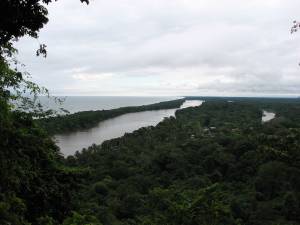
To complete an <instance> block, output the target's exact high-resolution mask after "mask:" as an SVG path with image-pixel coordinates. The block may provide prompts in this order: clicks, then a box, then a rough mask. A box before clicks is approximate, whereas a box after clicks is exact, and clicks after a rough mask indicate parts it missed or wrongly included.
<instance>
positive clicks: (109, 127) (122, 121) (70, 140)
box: [55, 100, 202, 155]
mask: <svg viewBox="0 0 300 225" xmlns="http://www.w3.org/2000/svg"><path fill="white" fill-rule="evenodd" d="M201 104H202V101H194V100H193V101H192V100H191V101H186V102H185V103H184V104H183V105H182V106H181V108H187V107H193V106H199V105H201ZM176 110H177V109H167V110H156V111H145V112H137V113H128V114H124V115H122V116H118V117H115V118H112V119H108V120H105V121H103V122H100V123H99V124H98V126H96V127H94V128H91V129H87V130H82V131H78V132H72V133H68V134H62V135H56V136H55V139H56V141H57V145H58V146H59V147H60V149H61V151H62V153H63V154H64V155H72V154H74V153H75V152H76V151H77V150H81V149H82V148H87V147H88V146H91V145H92V144H101V143H102V142H103V141H105V140H109V139H112V138H117V137H121V136H123V135H124V134H125V133H130V132H133V131H134V130H137V129H139V128H141V127H147V126H155V125H157V124H158V123H159V122H161V121H162V120H163V119H164V118H165V117H170V116H174V115H175V111H176Z"/></svg>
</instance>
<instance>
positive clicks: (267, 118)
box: [261, 110, 275, 123]
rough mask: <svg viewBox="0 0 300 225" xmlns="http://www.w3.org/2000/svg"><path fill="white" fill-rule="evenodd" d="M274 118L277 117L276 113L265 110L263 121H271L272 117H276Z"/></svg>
mask: <svg viewBox="0 0 300 225" xmlns="http://www.w3.org/2000/svg"><path fill="white" fill-rule="evenodd" d="M274 118H275V113H272V112H268V111H265V110H264V111H263V116H262V118H261V120H262V122H263V123H265V122H268V121H270V120H271V119H274Z"/></svg>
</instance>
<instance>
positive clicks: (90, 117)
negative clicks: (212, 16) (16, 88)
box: [38, 99, 185, 134]
mask: <svg viewBox="0 0 300 225" xmlns="http://www.w3.org/2000/svg"><path fill="white" fill-rule="evenodd" d="M184 101H185V100H184V99H179V100H173V101H166V102H160V103H155V104H150V105H143V106H132V107H122V108H118V109H112V110H97V111H82V112H77V113H74V114H67V115H58V116H56V117H48V118H42V119H40V120H39V121H38V122H39V125H40V126H41V127H43V128H44V129H45V130H47V131H48V133H49V134H58V133H63V132H70V131H76V130H80V129H87V128H91V127H94V126H95V125H97V124H98V123H99V122H101V121H103V120H107V119H111V118H114V117H117V116H120V115H123V114H126V113H133V112H143V111H149V110H160V109H175V108H179V107H180V106H181V105H182V104H183V102H184Z"/></svg>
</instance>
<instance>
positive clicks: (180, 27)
mask: <svg viewBox="0 0 300 225" xmlns="http://www.w3.org/2000/svg"><path fill="white" fill-rule="evenodd" d="M299 7H300V2H299V1H296V0H284V1H283V0H266V1H258V0H253V1H247V2H245V1H240V0H226V1H222V2H220V1H217V0H210V1H208V0H187V1H183V0H174V1H167V0H162V1H161V0H160V1H158V0H154V1H153V0H152V1H150V0H124V1H116V0H112V1H109V2H108V1H104V0H94V1H92V2H91V4H90V5H89V6H87V7H86V6H82V5H81V4H79V3H75V2H74V1H73V0H65V1H59V2H57V3H55V4H52V5H51V7H50V9H49V12H50V23H49V24H48V25H47V26H46V28H45V29H44V30H43V31H42V32H41V35H40V41H41V42H45V43H46V44H47V45H48V51H49V56H48V58H47V59H40V58H36V57H35V56H34V50H33V49H35V48H36V46H37V45H38V43H37V42H36V41H32V40H29V39H23V40H21V42H20V43H18V44H17V47H18V48H19V49H20V56H19V58H20V60H21V61H22V62H24V63H25V64H26V65H27V67H28V70H29V71H31V73H32V75H33V78H34V80H36V81H37V82H38V83H40V84H42V85H45V86H47V87H49V88H50V90H52V91H53V92H54V93H59V94H65V95H68V94H76V93H78V94H80V93H91V94H95V95H97V94H99V95H100V94H108V95H111V94H114V93H116V90H123V92H124V93H123V94H124V95H125V94H127V93H132V94H145V93H151V94H154V95H160V94H168V93H169V94H172V95H182V94H189V93H190V94H205V92H207V93H211V94H214V93H217V92H222V93H224V92H225V93H226V92H227V93H234V94H235V95H239V94H243V93H247V94H249V95H251V93H253V94H256V93H258V92H259V93H262V94H263V93H268V94H272V93H273V94H277V93H283V94H289V93H290V94H297V93H298V91H299V90H300V89H299V87H300V86H299V85H298V83H300V77H298V76H297V75H298V74H299V73H300V68H297V62H298V61H299V60H300V35H294V36H291V35H290V34H289V28H290V25H291V22H292V20H294V19H297V16H298V10H297V9H298V8H299ZM80 68H81V70H82V71H80V70H79V71H78V69H80ZM103 74H106V75H104V76H103ZM107 74H109V75H107ZM84 76H86V78H84ZM103 77H105V79H104V78H103ZM78 80H81V81H83V80H84V83H81V85H79V81H78ZM96 81H97V82H98V83H97V82H96ZM129 83H130V84H129ZM149 83H151V85H148V84H149ZM166 83H169V84H171V85H166ZM97 85H98V86H99V87H101V86H103V85H105V88H104V89H101V88H97ZM97 89H98V90H100V89H101V91H98V92H97ZM70 90H72V91H70ZM176 91H177V93H176ZM121 92H122V91H121ZM299 92H300V91H299ZM118 94H120V92H118ZM121 94H122V93H121Z"/></svg>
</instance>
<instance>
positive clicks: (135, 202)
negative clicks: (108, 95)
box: [66, 98, 300, 225]
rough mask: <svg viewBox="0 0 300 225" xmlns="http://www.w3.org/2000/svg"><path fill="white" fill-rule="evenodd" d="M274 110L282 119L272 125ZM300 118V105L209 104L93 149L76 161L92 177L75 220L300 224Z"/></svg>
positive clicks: (70, 163) (271, 102)
mask: <svg viewBox="0 0 300 225" xmlns="http://www.w3.org/2000/svg"><path fill="white" fill-rule="evenodd" d="M267 106H268V107H269V108H268V109H269V110H270V109H272V110H273V111H275V112H276V118H275V119H273V120H271V121H269V122H267V123H262V122H261V117H262V109H263V108H264V107H267ZM299 109H300V102H299V101H298V100H293V101H290V100H284V99H282V100H280V99H277V100H276V101H275V100H272V99H271V100H269V101H268V100H266V99H264V100H263V99H256V100H255V99H251V100H245V99H244V100H236V99H235V101H234V102H232V101H230V102H228V101H227V100H226V101H225V100H224V99H216V98H214V99H209V100H208V99H206V102H205V103H203V105H202V106H200V107H195V108H187V109H182V110H178V111H177V113H176V118H173V117H171V118H168V119H165V120H164V121H163V122H161V123H160V124H158V126H156V127H147V128H141V129H139V130H137V131H135V132H133V133H132V134H126V135H125V136H124V137H121V138H117V139H114V140H110V141H106V142H104V143H103V144H102V145H101V146H96V145H93V146H91V147H90V148H89V149H87V150H84V151H82V152H81V153H77V154H76V155H75V156H69V157H68V158H67V159H66V165H68V166H70V167H77V168H89V170H90V173H89V176H86V177H85V178H84V179H83V180H82V182H83V183H82V184H81V185H82V186H81V187H82V189H81V190H80V191H79V192H78V194H77V195H76V198H74V206H75V208H74V210H76V211H77V213H80V214H82V215H90V216H95V217H97V219H98V221H100V222H101V223H102V224H149V225H155V224H166V225H168V224H170V225H175V224H176V225H177V224H178V225H179V224H186V225H189V224H191V225H192V224H193V225H194V224H199V225H212V224H213V225H219V224H224V225H226V224H228V225H233V224H246V225H248V224H249V225H253V224H257V225H279V224H281V225H294V224H300V151H299V147H300V145H299V144H300V143H299V140H300V139H299V138H300V129H299V125H300V124H299ZM277 110H278V111H277ZM297 110H298V111H297ZM295 112H298V114H297V113H295Z"/></svg>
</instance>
